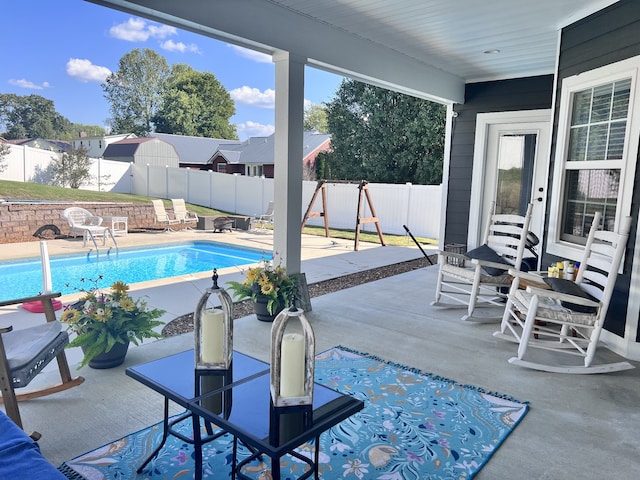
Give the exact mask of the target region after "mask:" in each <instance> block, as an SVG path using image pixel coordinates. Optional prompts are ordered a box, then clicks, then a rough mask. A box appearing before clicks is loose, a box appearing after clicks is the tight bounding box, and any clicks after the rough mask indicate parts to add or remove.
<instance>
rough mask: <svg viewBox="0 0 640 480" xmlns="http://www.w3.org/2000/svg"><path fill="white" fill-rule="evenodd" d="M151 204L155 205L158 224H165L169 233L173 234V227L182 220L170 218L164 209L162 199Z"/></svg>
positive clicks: (154, 209)
mask: <svg viewBox="0 0 640 480" xmlns="http://www.w3.org/2000/svg"><path fill="white" fill-rule="evenodd" d="M151 203H153V211H154V214H155V220H156V222H157V223H164V224H165V225H166V227H167V228H166V231H167V232H172V231H173V230H172V229H171V226H172V225H176V224H178V223H180V220H178V219H177V218H175V216H174V218H171V217H170V216H169V214H168V213H167V211H166V210H165V209H164V202H163V201H162V200H160V199H156V200H151Z"/></svg>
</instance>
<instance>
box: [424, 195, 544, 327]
mask: <svg viewBox="0 0 640 480" xmlns="http://www.w3.org/2000/svg"><path fill="white" fill-rule="evenodd" d="M531 208H532V205H531V204H529V205H528V207H527V212H526V214H525V216H524V217H523V216H520V215H504V214H495V213H493V214H492V215H491V218H490V220H489V222H488V225H487V228H486V231H485V233H484V237H483V245H482V246H481V247H479V248H477V249H475V250H473V251H471V252H467V253H466V254H464V255H461V254H457V253H452V252H446V251H439V252H438V263H439V264H440V270H439V272H438V282H437V285H436V298H435V301H434V302H432V303H431V305H433V306H435V307H443V308H461V307H464V308H466V309H467V313H466V315H464V316H463V317H462V319H463V320H469V321H474V322H498V321H499V320H500V318H501V317H502V310H500V314H499V315H498V316H495V315H494V316H489V315H487V316H480V315H474V314H475V311H476V307H481V306H494V307H500V308H502V307H503V306H504V299H505V297H506V291H507V289H508V288H509V286H510V285H511V278H512V277H511V275H509V273H508V270H509V269H510V268H513V269H515V270H519V269H520V266H521V264H522V259H523V257H524V253H525V249H526V244H527V234H528V233H529V222H530V220H531ZM493 211H494V209H493V208H492V212H493ZM468 264H470V266H467V265H468ZM443 298H444V299H447V301H442V299H443Z"/></svg>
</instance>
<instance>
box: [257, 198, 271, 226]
mask: <svg viewBox="0 0 640 480" xmlns="http://www.w3.org/2000/svg"><path fill="white" fill-rule="evenodd" d="M255 219H256V221H257V222H258V223H260V228H264V224H265V223H273V202H269V204H268V205H267V209H266V210H265V212H264V213H263V214H259V215H256V216H255Z"/></svg>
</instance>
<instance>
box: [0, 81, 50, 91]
mask: <svg viewBox="0 0 640 480" xmlns="http://www.w3.org/2000/svg"><path fill="white" fill-rule="evenodd" d="M9 84H10V85H15V86H16V87H20V88H28V89H30V90H44V89H45V88H49V82H42V83H41V84H40V85H38V84H37V83H33V82H30V81H29V80H26V79H24V78H21V79H19V80H14V79H11V80H9Z"/></svg>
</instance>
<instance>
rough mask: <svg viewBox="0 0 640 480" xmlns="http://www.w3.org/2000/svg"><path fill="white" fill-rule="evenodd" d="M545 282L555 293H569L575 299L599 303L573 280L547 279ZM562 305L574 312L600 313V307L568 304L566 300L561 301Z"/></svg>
mask: <svg viewBox="0 0 640 480" xmlns="http://www.w3.org/2000/svg"><path fill="white" fill-rule="evenodd" d="M544 281H545V283H546V284H547V285H549V286H550V287H551V290H553V291H554V292H558V293H567V294H569V295H573V296H574V297H580V298H586V299H589V300H593V301H594V302H597V301H598V299H597V298H593V297H592V296H591V295H589V294H588V293H587V292H585V291H584V290H582V288H580V285H578V284H577V283H576V282H574V281H573V280H568V279H565V278H550V277H546V278H545V279H544ZM560 304H561V305H562V306H563V307H566V308H568V309H570V310H573V311H574V312H579V313H597V312H598V307H591V306H589V305H579V304H577V303H572V302H567V301H565V300H561V301H560Z"/></svg>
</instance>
